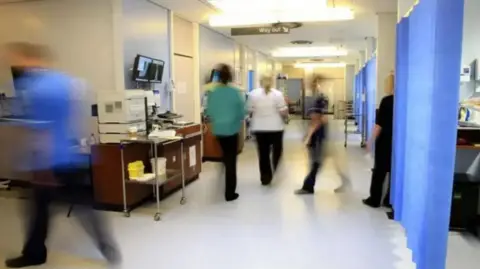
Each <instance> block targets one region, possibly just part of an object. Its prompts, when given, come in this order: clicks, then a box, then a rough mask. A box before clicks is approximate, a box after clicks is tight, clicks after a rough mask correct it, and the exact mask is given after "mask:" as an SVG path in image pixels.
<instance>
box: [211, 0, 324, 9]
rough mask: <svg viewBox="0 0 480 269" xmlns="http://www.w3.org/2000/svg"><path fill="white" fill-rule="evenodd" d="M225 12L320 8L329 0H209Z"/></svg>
mask: <svg viewBox="0 0 480 269" xmlns="http://www.w3.org/2000/svg"><path fill="white" fill-rule="evenodd" d="M208 2H209V3H210V4H212V5H213V6H215V7H216V8H217V9H220V10H221V11H223V12H238V11H246V12H248V11H252V10H253V11H273V10H275V11H280V10H283V11H288V10H299V9H306V8H308V9H310V10H318V9H322V8H326V7H327V0H208Z"/></svg>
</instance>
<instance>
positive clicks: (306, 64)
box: [294, 62, 347, 68]
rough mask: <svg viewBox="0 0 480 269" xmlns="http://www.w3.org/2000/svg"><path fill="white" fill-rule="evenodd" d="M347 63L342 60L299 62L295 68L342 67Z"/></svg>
mask: <svg viewBox="0 0 480 269" xmlns="http://www.w3.org/2000/svg"><path fill="white" fill-rule="evenodd" d="M346 65H347V64H346V63H343V62H340V63H297V64H295V65H294V67H295V68H317V67H323V68H342V67H345V66H346Z"/></svg>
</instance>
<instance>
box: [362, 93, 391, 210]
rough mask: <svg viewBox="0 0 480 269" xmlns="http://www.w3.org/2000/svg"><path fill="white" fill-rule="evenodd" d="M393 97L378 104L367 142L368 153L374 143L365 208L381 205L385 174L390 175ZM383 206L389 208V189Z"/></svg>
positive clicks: (387, 97) (386, 98)
mask: <svg viewBox="0 0 480 269" xmlns="http://www.w3.org/2000/svg"><path fill="white" fill-rule="evenodd" d="M393 104H394V98H393V95H388V96H386V97H384V98H383V99H382V101H381V103H380V107H379V110H378V113H377V117H376V122H375V127H374V130H373V133H372V138H371V140H370V142H369V146H368V148H369V151H370V150H371V145H372V144H373V143H375V149H374V151H375V152H374V153H375V156H374V160H375V164H374V167H373V173H372V181H371V184H370V197H368V198H367V199H365V200H363V203H364V204H365V205H367V206H370V207H373V208H378V207H380V205H382V191H383V185H384V183H385V178H386V177H387V174H390V171H391V167H392V164H391V163H392V162H391V159H392V136H393ZM383 205H384V206H386V207H391V206H390V188H389V190H388V192H387V195H386V197H385V199H384V200H383Z"/></svg>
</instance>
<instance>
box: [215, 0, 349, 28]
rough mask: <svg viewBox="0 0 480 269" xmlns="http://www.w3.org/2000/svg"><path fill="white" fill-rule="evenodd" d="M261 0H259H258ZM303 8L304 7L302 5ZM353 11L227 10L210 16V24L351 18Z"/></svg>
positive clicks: (240, 24) (317, 20)
mask: <svg viewBox="0 0 480 269" xmlns="http://www.w3.org/2000/svg"><path fill="white" fill-rule="evenodd" d="M258 1H261V0H258ZM303 8H305V7H303ZM354 17H355V16H354V14H353V11H352V10H351V9H349V8H321V9H310V8H308V9H306V10H305V9H303V10H299V9H297V10H285V11H263V12H261V11H258V10H253V11H252V10H250V11H242V9H239V10H237V11H228V12H225V13H223V14H219V15H213V16H211V17H210V22H209V23H210V26H212V27H227V26H247V25H258V24H271V23H277V22H321V21H342V20H353V19H354Z"/></svg>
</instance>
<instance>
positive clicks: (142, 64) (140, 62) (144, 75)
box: [132, 55, 153, 82]
mask: <svg viewBox="0 0 480 269" xmlns="http://www.w3.org/2000/svg"><path fill="white" fill-rule="evenodd" d="M152 62H153V59H152V58H148V57H145V56H142V55H137V57H136V58H135V64H134V65H133V77H132V78H133V80H134V81H139V82H148V81H149V70H150V68H151V67H150V65H151V64H152Z"/></svg>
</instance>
